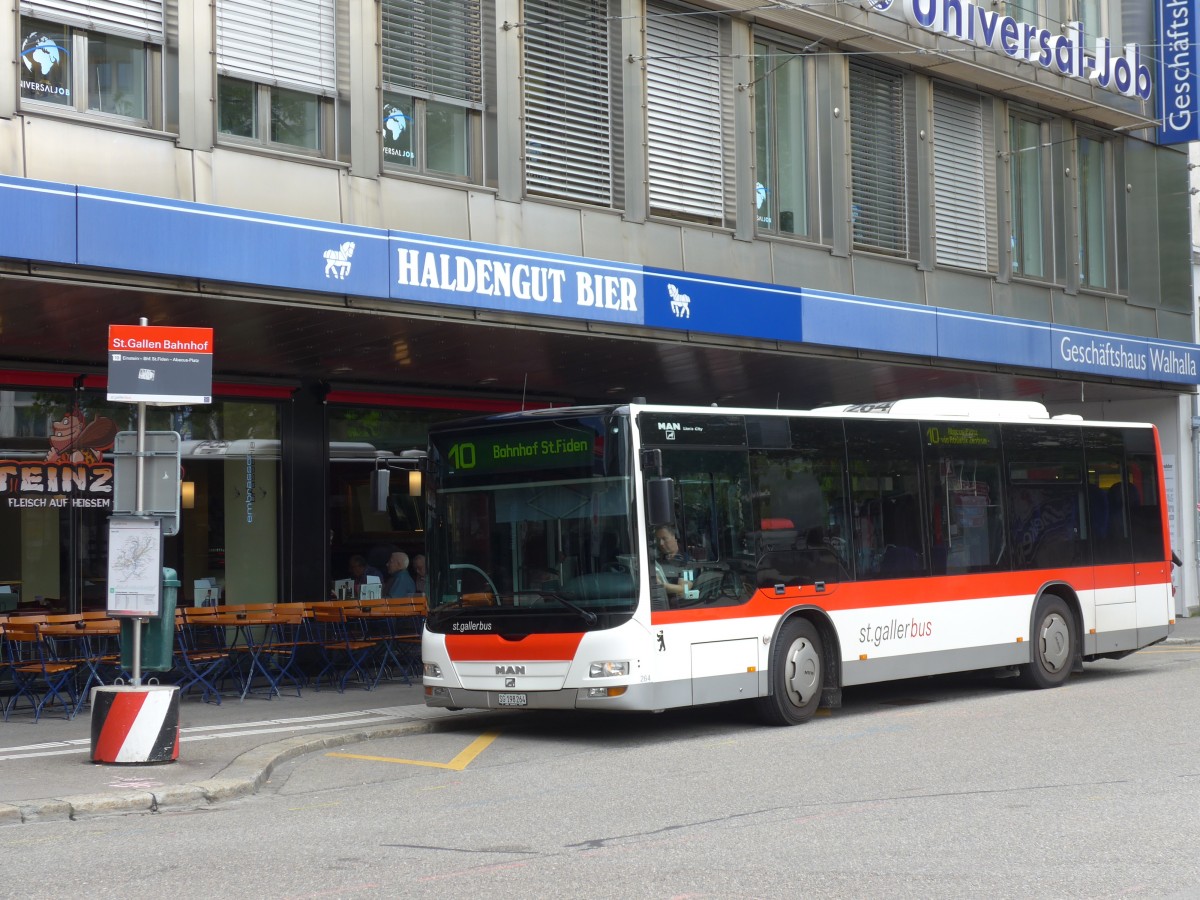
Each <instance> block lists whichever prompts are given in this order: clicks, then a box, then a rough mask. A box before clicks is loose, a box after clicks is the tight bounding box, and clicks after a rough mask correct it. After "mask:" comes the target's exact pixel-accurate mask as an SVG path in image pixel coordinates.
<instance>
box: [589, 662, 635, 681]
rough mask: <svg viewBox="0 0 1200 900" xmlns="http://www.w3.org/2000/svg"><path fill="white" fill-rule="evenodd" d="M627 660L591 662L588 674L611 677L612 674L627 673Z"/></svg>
mask: <svg viewBox="0 0 1200 900" xmlns="http://www.w3.org/2000/svg"><path fill="white" fill-rule="evenodd" d="M628 674H629V661H628V660H621V661H619V662H618V661H617V660H611V659H609V660H605V661H604V662H594V663H592V668H591V671H590V672H588V675H589V676H591V677H592V678H611V677H612V676H614V675H628Z"/></svg>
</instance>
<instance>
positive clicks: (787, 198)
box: [754, 42, 810, 235]
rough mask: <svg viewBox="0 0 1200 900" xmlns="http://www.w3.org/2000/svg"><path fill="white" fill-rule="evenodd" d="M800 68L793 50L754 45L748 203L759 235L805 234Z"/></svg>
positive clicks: (805, 138)
mask: <svg viewBox="0 0 1200 900" xmlns="http://www.w3.org/2000/svg"><path fill="white" fill-rule="evenodd" d="M806 65H807V63H806V62H805V59H804V57H803V56H801V55H800V54H798V53H796V52H794V51H790V50H787V49H784V48H780V47H777V46H776V45H775V44H772V43H765V42H759V43H756V44H755V45H754V91H755V93H754V135H755V137H754V140H755V145H756V146H755V153H756V156H755V159H756V163H757V175H758V178H757V183H756V184H755V186H754V188H755V191H754V194H755V196H754V203H755V209H756V220H757V222H758V229H759V231H761V232H773V233H775V234H796V235H809V233H810V232H809V221H808V179H809V168H808V160H809V153H808V123H807V115H808V110H807V98H806V93H805V83H806V77H805V67H806Z"/></svg>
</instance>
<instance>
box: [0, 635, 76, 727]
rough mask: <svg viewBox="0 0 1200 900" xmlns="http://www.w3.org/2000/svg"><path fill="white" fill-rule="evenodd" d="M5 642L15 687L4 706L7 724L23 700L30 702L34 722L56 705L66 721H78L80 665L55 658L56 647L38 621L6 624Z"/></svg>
mask: <svg viewBox="0 0 1200 900" xmlns="http://www.w3.org/2000/svg"><path fill="white" fill-rule="evenodd" d="M4 641H5V645H6V646H7V648H8V651H9V661H10V662H9V666H10V668H9V671H10V672H11V673H12V676H13V688H14V690H13V695H12V696H11V697H9V699H8V703H6V704H5V706H4V721H5V722H7V721H8V719H9V716H11V715H12V712H13V710H14V709H15V708H16V707H17V706H18V704H19V703H20V701H21V698H22V697H24V698H25V699H27V700H28V701H29V705H30V708H31V709H32V710H33V721H34V722H37V721H38V720H39V719H40V718H41V716H42V710H44V709H45V708H46V707H47V706H51V707H53V706H54V705H55V704H57V705H59V706H61V707H62V709H63V713H64V717H65V718H67V719H73V718H75V711H76V707H77V702H76V694H75V676H76V674H77V673H78V671H79V665H80V664H79V663H78V662H73V661H60V660H58V659H56V658H55V656H54V648H53V645H51V644H50V643H49V641H47V639H46V638H44V637H43V636H42V634H41V623H39V622H34V623H30V624H16V625H13V624H12V623H11V620H10V621H9V622H6V623H5V626H4Z"/></svg>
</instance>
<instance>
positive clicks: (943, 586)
mask: <svg viewBox="0 0 1200 900" xmlns="http://www.w3.org/2000/svg"><path fill="white" fill-rule="evenodd" d="M1135 573H1136V574H1135ZM1170 580H1171V578H1170V564H1169V563H1166V562H1152V563H1136V564H1134V563H1126V564H1122V565H1114V566H1097V567H1095V568H1077V569H1033V570H1029V571H1021V572H986V573H980V574H973V575H942V576H935V577H920V578H894V579H888V580H886V581H862V582H853V581H846V582H829V584H828V586H827V589H826V590H825V591H817V590H816V589H815V588H814V587H813V586H812V585H806V586H805V587H803V588H794V587H792V588H787V589H785V592H784V593H783V594H780V595H777V594H776V593H775V591H774V589H773V588H770V587H768V588H763V589H760V590H759V591H757V592H756V593H755V594H754V595H753V596H752V597H751V598H750V599H749V601H747V602H746V603H743V604H739V605H733V606H710V607H702V608H694V609H678V610H655V611H654V612H652V613H651V614H650V622H651V624H653V625H660V624H662V625H667V624H671V623H673V622H704V621H711V620H714V619H742V618H747V617H751V616H772V615H779V613H781V612H783V611H784V610H786V609H787V608H789V607H791V606H795V605H797V604H809V605H812V606H817V607H820V608H821V609H826V610H830V611H834V610H845V609H872V608H886V607H891V606H907V605H910V604H920V603H945V602H949V601H955V600H974V599H982V598H987V597H1033V596H1034V595H1035V594H1036V593H1037V592H1038V591H1039V590H1040V589H1041V588H1042V586H1043V585H1045V584H1047V583H1048V582H1061V583H1063V584H1066V585H1069V586H1070V587H1071V588H1072V589H1073V590H1075V591H1077V592H1081V591H1091V590H1111V589H1119V588H1125V589H1126V590H1128V591H1130V599H1132V592H1133V586H1134V584H1135V583H1136V584H1139V585H1142V586H1149V585H1155V584H1169V583H1170Z"/></svg>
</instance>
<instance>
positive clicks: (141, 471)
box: [130, 317, 150, 687]
mask: <svg viewBox="0 0 1200 900" xmlns="http://www.w3.org/2000/svg"><path fill="white" fill-rule="evenodd" d="M138 324H139V325H143V326H145V325H149V324H150V320H149V319H147V318H145V317H143V318H141V319H138ZM134 459H135V466H136V473H137V474H136V476H135V482H134V501H133V505H134V507H135V508H136V510H137V512H136V513H135V515H139V516H144V515H145V514H146V404H145V403H139V404H138V405H137V451H136V453H135V456H134ZM143 624H145V620H144V619H134V620H133V672H132V673H131V678H130V681H131V682H132V684H133V686H134V687H141V684H142V625H143Z"/></svg>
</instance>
